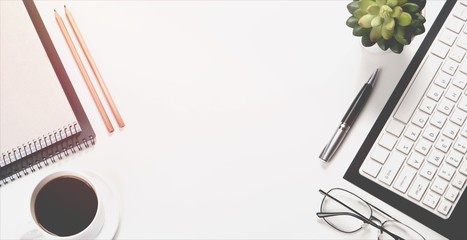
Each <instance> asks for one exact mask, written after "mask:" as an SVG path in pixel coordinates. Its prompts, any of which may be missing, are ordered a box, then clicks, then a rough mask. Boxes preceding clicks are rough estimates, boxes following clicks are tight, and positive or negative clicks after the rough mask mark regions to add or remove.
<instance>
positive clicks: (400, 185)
mask: <svg viewBox="0 0 467 240" xmlns="http://www.w3.org/2000/svg"><path fill="white" fill-rule="evenodd" d="M416 173H417V171H416V170H415V169H413V168H411V167H408V166H406V167H404V168H403V169H402V171H401V173H400V174H399V176H398V177H397V179H396V181H395V182H394V188H395V189H397V190H399V191H401V192H402V193H405V192H406V191H407V189H408V188H409V185H410V183H412V180H413V179H414V177H415V174H416Z"/></svg>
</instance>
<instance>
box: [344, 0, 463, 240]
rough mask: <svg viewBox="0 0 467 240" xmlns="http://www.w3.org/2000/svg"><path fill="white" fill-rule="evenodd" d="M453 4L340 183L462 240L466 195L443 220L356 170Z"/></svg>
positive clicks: (452, 0)
mask: <svg viewBox="0 0 467 240" xmlns="http://www.w3.org/2000/svg"><path fill="white" fill-rule="evenodd" d="M455 4H456V1H455V0H448V1H446V3H445V4H444V6H443V8H442V9H441V12H440V13H439V15H438V17H437V18H436V20H435V22H434V23H433V26H432V27H431V29H430V31H429V32H428V33H427V35H426V37H425V39H424V41H423V42H422V44H421V45H420V48H419V49H418V51H417V52H416V54H415V56H414V58H413V59H412V61H411V62H410V64H409V66H408V67H407V69H406V71H405V72H404V74H403V75H402V78H401V80H400V81H399V83H398V84H397V86H396V88H395V90H394V92H393V93H392V95H391V97H390V98H389V100H388V102H387V103H386V105H385V107H384V109H383V111H382V112H381V114H380V115H379V117H378V119H377V120H376V123H375V124H374V125H373V127H372V129H371V131H370V133H369V134H368V136H367V137H366V139H365V141H364V143H363V144H362V146H361V148H360V150H359V151H358V152H357V155H356V156H355V158H354V160H353V161H352V163H351V165H350V167H349V168H348V169H347V172H346V173H345V175H344V179H346V180H348V181H349V182H351V183H353V184H355V185H356V186H358V187H360V188H362V189H363V190H365V191H367V192H369V193H370V194H372V195H374V196H376V197H377V198H379V199H381V200H383V201H384V202H386V203H387V204H389V205H391V206H393V207H395V208H397V209H398V210H400V211H401V212H403V213H405V214H407V215H409V216H410V217H412V218H413V219H415V220H417V221H419V222H420V223H422V224H424V225H426V226H427V227H429V228H431V229H432V230H434V231H436V232H438V233H440V234H441V235H443V236H445V237H447V238H450V239H463V238H465V230H464V229H463V228H464V227H465V224H466V222H467V214H466V213H467V196H466V195H467V194H466V193H464V194H463V195H462V197H461V199H459V202H458V203H457V206H456V208H455V209H454V212H453V213H452V214H451V217H450V218H448V219H446V220H445V219H442V218H440V217H438V216H436V215H435V214H433V213H431V212H429V211H427V210H425V209H423V208H422V207H420V206H418V205H416V204H414V203H412V202H411V201H409V200H407V199H405V198H403V197H401V196H399V195H397V194H396V193H393V192H391V191H390V190H388V189H386V188H384V187H382V186H380V185H378V184H376V183H374V182H373V181H371V180H369V179H367V178H366V177H363V176H362V175H360V173H359V169H360V166H361V165H362V163H363V161H364V160H365V158H366V156H367V155H368V152H369V151H370V149H371V147H372V146H373V144H374V143H375V141H376V139H377V137H378V135H379V133H380V132H381V130H382V129H383V127H384V125H385V123H386V121H387V120H388V119H389V117H390V115H391V113H392V112H393V109H394V108H395V107H396V105H397V103H398V101H399V99H400V98H401V96H402V94H403V93H404V91H405V89H406V87H407V85H408V84H409V83H410V81H411V79H412V76H413V75H414V73H415V71H416V70H417V68H418V66H419V65H420V63H421V61H422V60H423V59H424V57H425V55H426V53H427V51H428V49H429V48H430V46H431V44H432V42H433V41H434V39H435V38H436V36H437V33H438V32H439V30H440V29H441V27H442V26H443V24H444V22H445V20H446V18H447V17H448V16H449V14H450V12H451V10H452V8H453V7H454V5H455Z"/></svg>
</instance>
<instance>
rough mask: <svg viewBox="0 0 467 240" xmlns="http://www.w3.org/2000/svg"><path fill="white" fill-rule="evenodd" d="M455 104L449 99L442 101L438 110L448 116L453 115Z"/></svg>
mask: <svg viewBox="0 0 467 240" xmlns="http://www.w3.org/2000/svg"><path fill="white" fill-rule="evenodd" d="M454 104H455V103H454V102H453V101H451V100H448V99H443V100H441V102H440V104H439V105H438V110H439V111H440V112H442V113H444V114H446V115H449V114H451V111H452V109H453V108H454Z"/></svg>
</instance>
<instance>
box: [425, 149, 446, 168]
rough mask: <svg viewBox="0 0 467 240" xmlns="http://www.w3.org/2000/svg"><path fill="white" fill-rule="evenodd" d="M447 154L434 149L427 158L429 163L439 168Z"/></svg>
mask: <svg viewBox="0 0 467 240" xmlns="http://www.w3.org/2000/svg"><path fill="white" fill-rule="evenodd" d="M444 156H445V153H443V152H441V151H439V150H438V149H433V151H431V152H430V154H429V155H428V157H427V161H428V162H430V163H432V164H434V165H435V166H437V167H439V165H441V162H442V161H443V159H444Z"/></svg>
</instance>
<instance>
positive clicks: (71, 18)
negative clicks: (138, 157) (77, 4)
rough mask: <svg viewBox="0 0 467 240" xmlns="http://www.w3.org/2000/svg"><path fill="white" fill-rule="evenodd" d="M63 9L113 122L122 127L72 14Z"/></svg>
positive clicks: (110, 97)
mask: <svg viewBox="0 0 467 240" xmlns="http://www.w3.org/2000/svg"><path fill="white" fill-rule="evenodd" d="M64 8H65V15H66V17H67V19H68V21H69V22H70V25H71V28H72V29H73V32H74V33H75V36H76V38H77V39H78V42H79V45H80V46H81V49H82V50H83V52H84V56H86V59H87V60H88V62H89V65H90V66H91V69H92V71H93V72H94V75H95V76H96V79H97V83H98V84H99V86H100V88H101V90H102V93H103V94H104V97H105V99H106V100H107V103H108V104H109V106H110V109H111V110H112V113H113V115H114V117H115V120H116V121H117V124H118V126H119V127H121V128H122V127H124V126H125V123H124V122H123V119H122V116H121V115H120V112H119V111H118V109H117V106H116V105H115V102H114V100H113V98H112V96H111V95H110V92H109V90H108V89H107V85H106V84H105V82H104V79H103V78H102V76H101V74H100V72H99V69H98V68H97V65H96V63H95V61H94V58H93V57H92V55H91V52H90V51H89V49H88V47H87V45H86V43H85V42H84V38H83V36H82V35H81V31H80V30H79V28H78V25H77V24H76V21H75V19H74V18H73V14H71V11H70V10H69V9H68V8H67V7H66V6H64Z"/></svg>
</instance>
